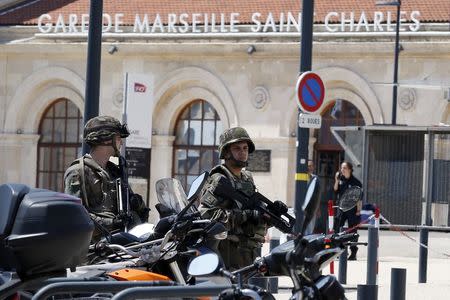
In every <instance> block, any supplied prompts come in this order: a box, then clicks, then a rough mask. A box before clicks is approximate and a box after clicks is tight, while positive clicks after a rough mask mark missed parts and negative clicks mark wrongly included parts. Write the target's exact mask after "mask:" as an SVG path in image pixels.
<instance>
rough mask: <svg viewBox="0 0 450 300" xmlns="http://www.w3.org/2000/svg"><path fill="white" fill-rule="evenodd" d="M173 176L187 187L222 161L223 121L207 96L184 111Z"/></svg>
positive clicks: (178, 135)
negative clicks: (220, 155) (220, 146)
mask: <svg viewBox="0 0 450 300" xmlns="http://www.w3.org/2000/svg"><path fill="white" fill-rule="evenodd" d="M175 130H176V132H175V135H176V138H175V142H174V147H173V148H174V150H173V177H174V178H177V179H179V180H180V181H181V183H182V184H183V187H184V189H185V190H186V191H187V190H188V189H189V187H190V185H191V183H192V181H193V180H194V179H195V178H196V177H197V176H198V175H199V174H200V173H202V172H203V171H209V170H210V169H211V168H212V167H213V166H215V165H217V164H218V163H219V151H218V149H217V147H218V144H219V136H220V134H221V133H222V122H221V121H220V118H219V116H218V115H217V112H216V110H215V109H214V108H213V107H212V106H211V105H210V104H209V103H208V102H206V101H204V100H195V101H193V102H191V103H190V104H189V105H188V106H186V107H185V108H184V109H183V111H182V112H181V114H180V116H179V117H178V120H177V122H176V126H175Z"/></svg>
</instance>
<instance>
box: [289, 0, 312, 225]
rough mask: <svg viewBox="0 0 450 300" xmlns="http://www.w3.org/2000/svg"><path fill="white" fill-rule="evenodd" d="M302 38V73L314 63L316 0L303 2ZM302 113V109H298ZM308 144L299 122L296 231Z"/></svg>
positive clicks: (298, 223)
mask: <svg viewBox="0 0 450 300" xmlns="http://www.w3.org/2000/svg"><path fill="white" fill-rule="evenodd" d="M302 4H303V6H302V38H301V42H300V49H301V50H300V51H301V52H300V55H301V60H300V73H302V72H306V71H310V70H311V64H312V35H313V25H314V0H303V2H302ZM298 112H299V115H300V112H301V111H300V109H299V110H298ZM308 144H309V128H301V127H299V126H298V122H297V164H296V174H295V217H296V219H297V222H296V224H295V227H294V232H295V233H299V232H300V230H301V226H302V223H303V217H304V216H303V211H302V209H301V207H302V205H303V201H304V199H305V195H306V184H307V181H308V173H307V170H308V165H307V162H308Z"/></svg>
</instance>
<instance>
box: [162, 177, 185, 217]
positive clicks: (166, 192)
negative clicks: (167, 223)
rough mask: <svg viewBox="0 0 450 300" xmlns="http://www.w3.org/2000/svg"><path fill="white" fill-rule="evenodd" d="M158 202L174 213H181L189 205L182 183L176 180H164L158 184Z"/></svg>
mask: <svg viewBox="0 0 450 300" xmlns="http://www.w3.org/2000/svg"><path fill="white" fill-rule="evenodd" d="M155 187H156V196H157V198H158V202H159V203H161V205H164V206H165V207H166V208H168V209H170V210H172V211H173V212H174V213H177V214H178V213H179V212H180V211H181V210H182V209H183V208H184V207H185V206H186V205H187V204H188V200H187V196H186V193H185V192H184V189H183V186H182V185H181V182H180V181H179V180H178V179H176V178H163V179H160V180H158V181H157V182H156V184H155Z"/></svg>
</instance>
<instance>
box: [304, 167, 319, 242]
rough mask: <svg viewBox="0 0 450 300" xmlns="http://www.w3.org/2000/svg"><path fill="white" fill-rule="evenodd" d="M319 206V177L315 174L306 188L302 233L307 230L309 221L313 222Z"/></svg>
mask: <svg viewBox="0 0 450 300" xmlns="http://www.w3.org/2000/svg"><path fill="white" fill-rule="evenodd" d="M318 207H319V178H318V177H317V176H316V175H313V176H312V177H311V179H310V180H309V182H308V186H307V188H306V196H305V201H304V202H303V206H302V210H303V212H304V216H305V217H304V219H303V226H302V230H301V233H302V235H303V233H304V232H305V230H306V227H308V225H309V222H311V220H312V218H313V217H314V215H315V214H316V211H317V208H318Z"/></svg>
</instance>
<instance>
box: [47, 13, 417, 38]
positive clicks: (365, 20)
mask: <svg viewBox="0 0 450 300" xmlns="http://www.w3.org/2000/svg"><path fill="white" fill-rule="evenodd" d="M240 17H241V15H240V14H239V13H236V12H232V13H229V14H225V13H220V14H215V13H211V14H207V13H193V14H187V13H181V14H175V13H170V14H167V15H166V16H164V15H160V14H145V13H144V14H136V15H135V16H134V22H133V23H132V24H133V26H132V32H134V33H165V32H167V33H219V32H220V33H228V32H232V33H237V32H240V30H241V28H244V26H238V25H239V24H241V20H240ZM301 18H302V15H301V13H298V15H297V16H296V17H295V16H294V14H293V13H292V12H287V13H284V12H281V13H280V14H279V15H274V14H273V13H271V12H269V13H267V14H266V15H263V14H261V13H260V12H254V13H252V14H251V16H250V24H249V26H250V30H251V32H254V33H257V32H264V33H265V32H291V31H297V32H300V31H301ZM124 20H126V16H125V15H124V14H123V13H116V14H114V15H109V14H103V32H113V33H123V32H125V26H124V23H125V21H124ZM323 23H324V25H325V30H326V31H328V32H359V31H364V32H376V31H388V32H392V31H395V27H396V26H395V20H394V19H393V14H392V12H391V11H387V12H381V11H375V12H373V15H368V14H367V13H366V12H364V11H360V12H355V11H351V12H335V11H332V12H328V13H327V14H326V15H325V18H324V21H323ZM88 26H89V15H87V14H82V15H77V14H69V15H67V16H64V15H63V14H59V15H57V16H55V15H53V16H52V15H51V14H43V15H41V16H39V18H38V29H39V31H40V32H41V33H78V32H81V33H87V32H88ZM419 29H420V12H419V11H411V12H407V11H401V13H400V30H401V31H418V30H419ZM128 30H129V31H131V29H128Z"/></svg>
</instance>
